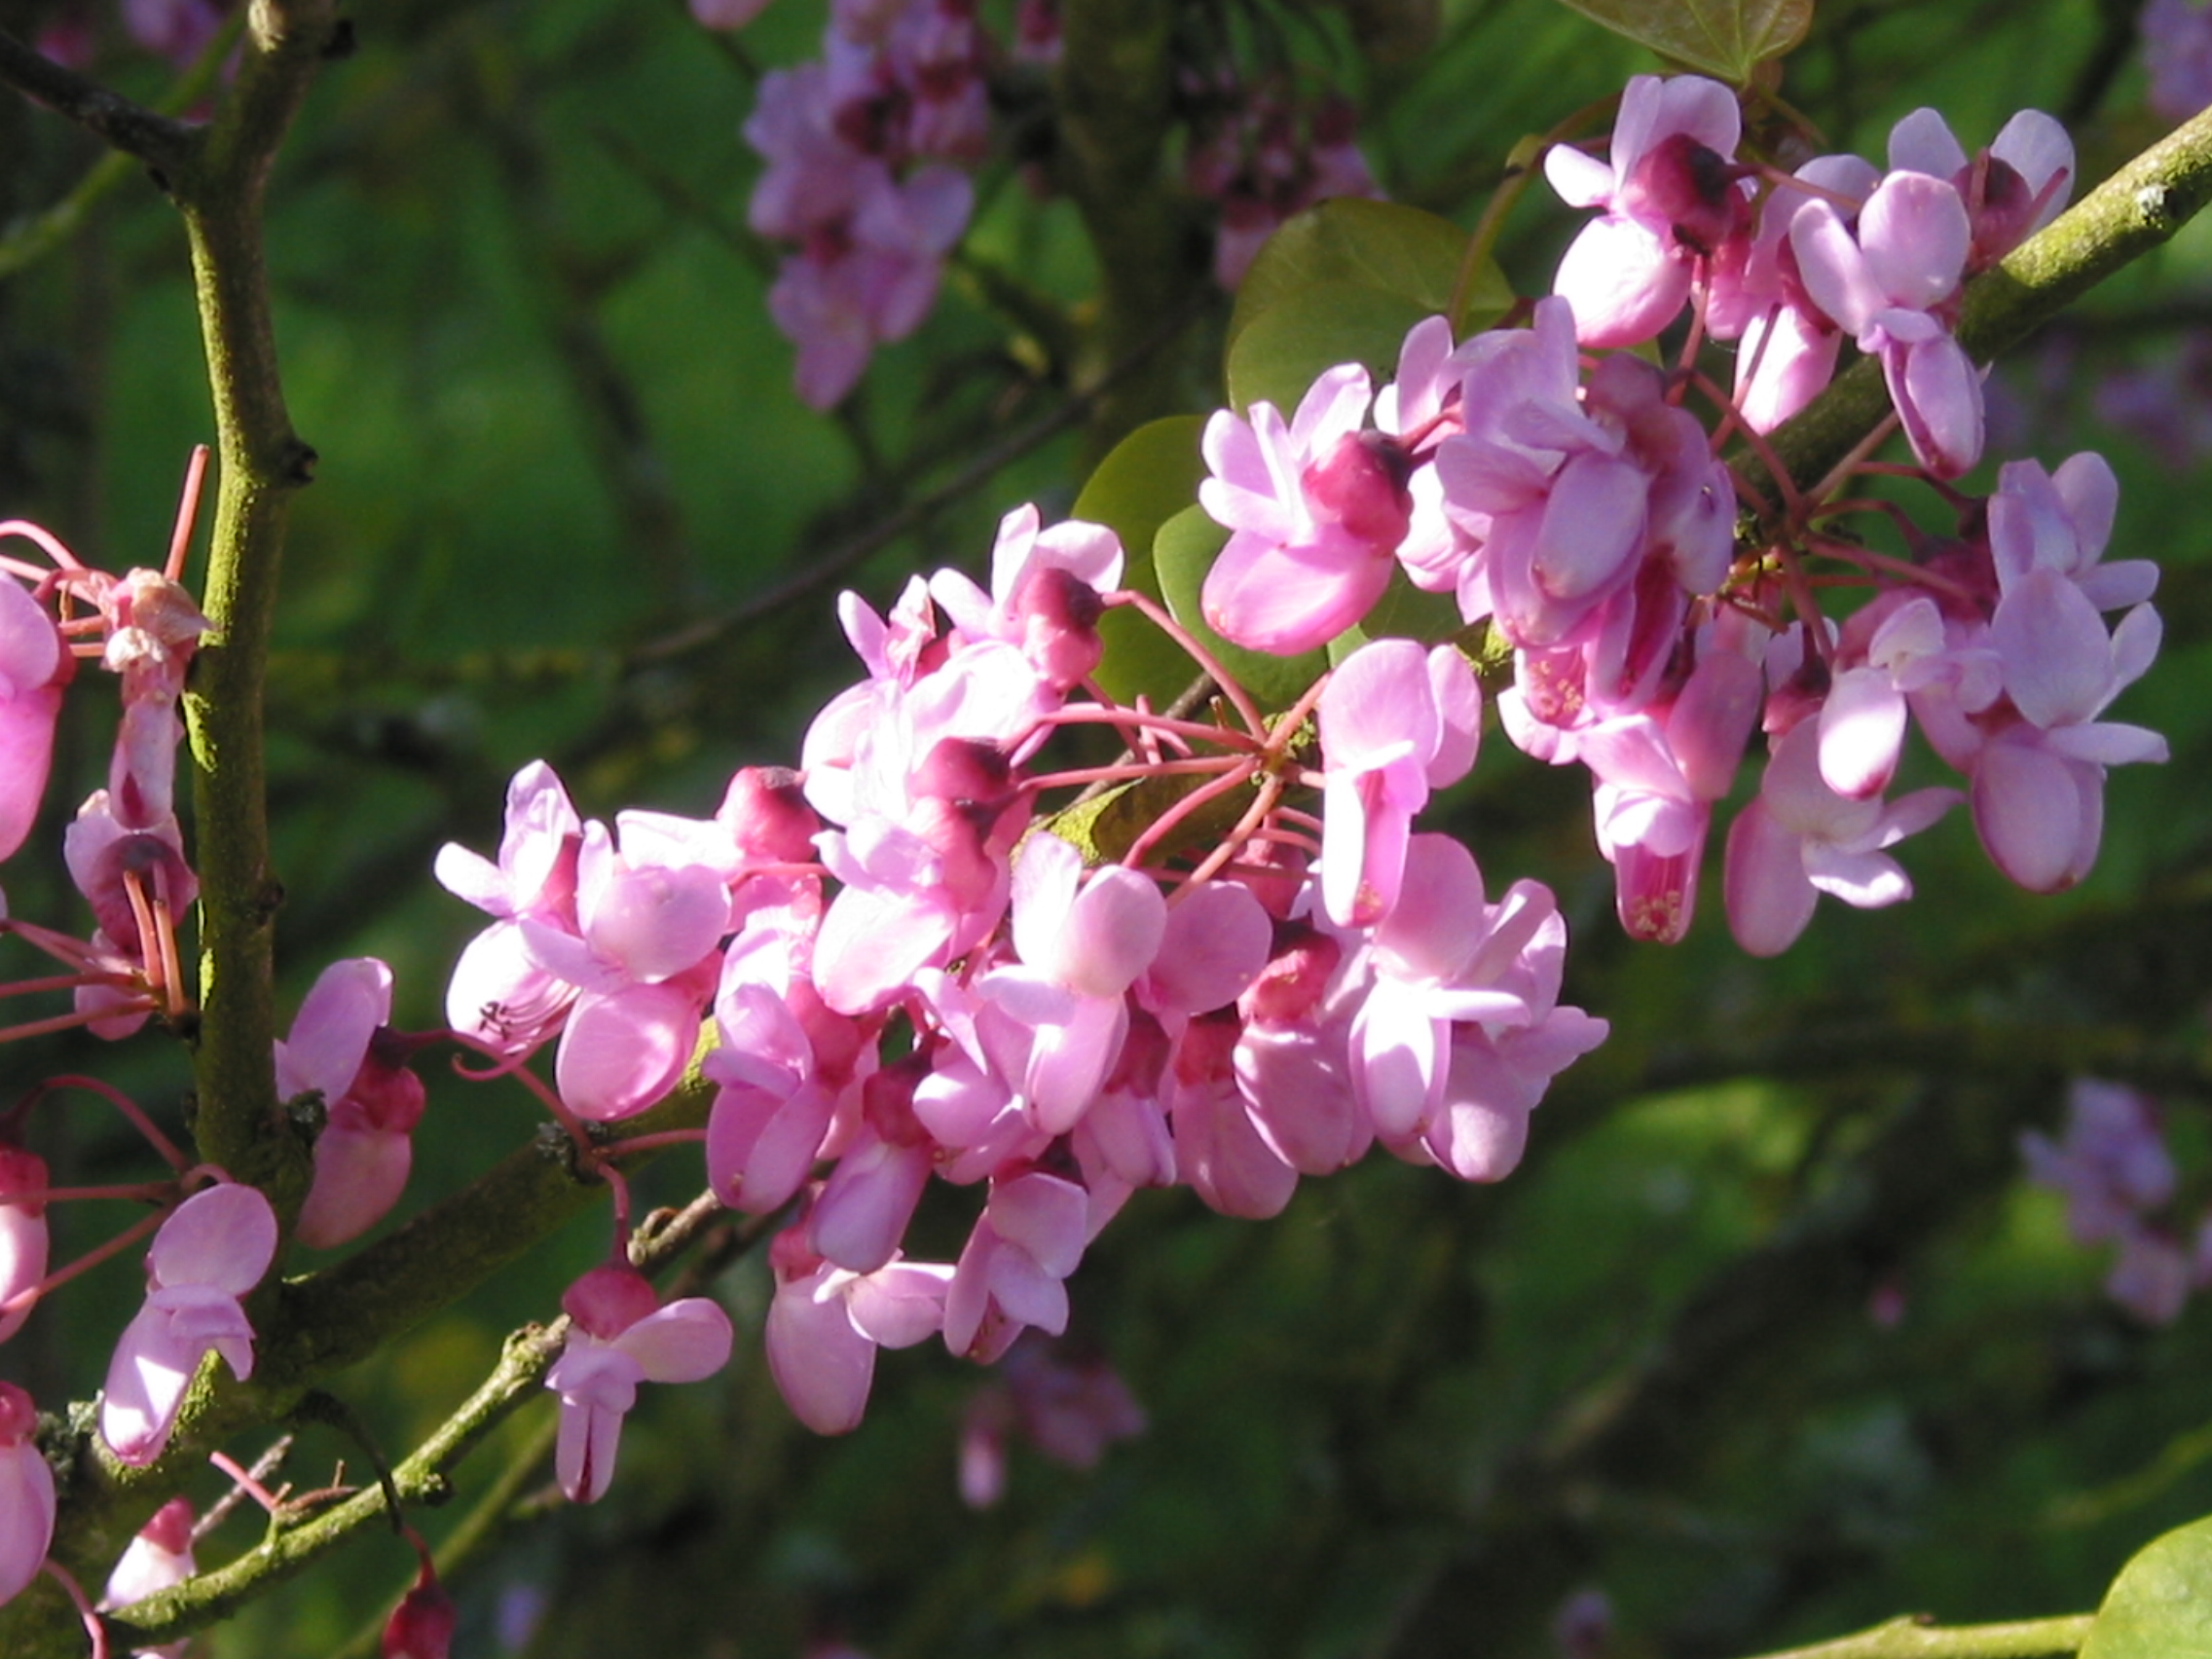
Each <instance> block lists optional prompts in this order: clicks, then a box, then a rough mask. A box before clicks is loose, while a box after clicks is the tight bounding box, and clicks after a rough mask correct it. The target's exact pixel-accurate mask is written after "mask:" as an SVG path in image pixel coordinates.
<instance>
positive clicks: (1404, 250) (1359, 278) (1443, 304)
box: [1229, 196, 1513, 361]
mask: <svg viewBox="0 0 2212 1659" xmlns="http://www.w3.org/2000/svg"><path fill="white" fill-rule="evenodd" d="M1466 255H1467V233H1466V232H1465V231H1462V230H1461V229H1459V227H1458V226H1456V225H1455V224H1454V223H1452V221H1451V220H1449V219H1441V218H1438V217H1437V216H1436V215H1435V214H1434V213H1426V212H1423V211H1422V210H1421V209H1419V207H1408V206H1405V205H1404V204H1403V203H1396V202H1369V201H1367V200H1365V199H1364V198H1362V197H1357V196H1343V197H1337V198H1335V199H1333V200H1331V201H1328V202H1323V203H1320V204H1319V205H1317V206H1314V207H1310V208H1309V209H1307V210H1306V211H1305V212H1303V213H1299V214H1295V215H1294V216H1292V217H1291V218H1290V219H1288V220H1287V221H1285V222H1284V224H1283V226H1282V228H1281V229H1280V230H1278V231H1276V232H1275V234H1274V235H1273V236H1272V237H1270V238H1269V239H1268V241H1267V245H1266V246H1265V247H1263V248H1261V249H1260V252H1259V255H1258V257H1256V258H1255V259H1254V260H1253V261H1252V268H1251V269H1250V270H1249V271H1247V272H1245V274H1244V280H1243V281H1242V282H1240V283H1239V284H1237V288H1236V310H1235V313H1234V314H1233V315H1232V316H1231V317H1230V319H1229V338H1230V339H1231V340H1233V341H1234V340H1235V338H1236V337H1237V336H1238V335H1239V334H1241V333H1243V332H1244V330H1245V328H1246V327H1247V326H1248V325H1249V324H1250V323H1251V322H1252V320H1253V319H1254V318H1255V317H1257V316H1259V315H1260V314H1261V313H1264V312H1266V311H1269V310H1270V309H1272V307H1274V306H1276V305H1278V304H1279V303H1281V301H1282V300H1283V299H1285V298H1286V297H1288V296H1290V295H1292V294H1295V293H1297V292H1299V291H1300V290H1301V289H1305V288H1311V287H1315V286H1318V285H1320V284H1323V283H1346V284H1348V285H1350V286H1352V287H1355V288H1369V289H1372V290H1374V291H1375V292H1376V293H1379V294H1391V295H1395V296H1396V297H1397V298H1399V299H1402V300H1404V301H1405V302H1406V303H1407V304H1409V305H1411V306H1413V307H1414V308H1416V309H1417V310H1418V311H1419V313H1420V315H1422V316H1437V315H1441V314H1443V313H1444V312H1445V310H1446V309H1447V308H1448V307H1449V306H1450V305H1451V304H1452V289H1453V286H1454V284H1456V282H1457V281H1458V279H1459V265H1460V262H1461V261H1462V260H1464V259H1465V258H1466ZM1512 304H1513V290H1512V289H1511V288H1510V287H1508V286H1507V285H1506V281H1505V277H1504V276H1503V275H1501V274H1500V273H1499V271H1498V269H1497V267H1496V265H1495V264H1493V263H1492V262H1491V261H1488V260H1485V261H1484V262H1483V265H1482V267H1481V269H1480V270H1478V271H1477V272H1476V273H1475V279H1474V281H1473V282H1472V283H1471V284H1470V285H1469V288H1468V294H1467V300H1466V304H1465V305H1464V307H1463V308H1462V309H1461V312H1460V314H1459V315H1458V316H1456V317H1455V318H1453V324H1452V326H1453V332H1454V333H1455V334H1456V335H1460V336H1464V335H1466V334H1467V333H1468V332H1469V331H1470V330H1472V329H1475V328H1479V327H1482V326H1484V325H1486V324H1487V323H1489V322H1490V321H1491V320H1492V319H1493V318H1495V317H1497V316H1500V315H1502V314H1503V313H1504V312H1505V310H1506V308H1507V307H1509V306H1510V305H1512ZM1345 360H1347V361H1348V359H1345Z"/></svg>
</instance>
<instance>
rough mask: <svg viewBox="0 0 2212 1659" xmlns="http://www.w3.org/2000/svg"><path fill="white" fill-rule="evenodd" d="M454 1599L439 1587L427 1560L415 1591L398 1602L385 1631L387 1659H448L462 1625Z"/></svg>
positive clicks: (411, 1591)
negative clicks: (457, 1629) (459, 1626)
mask: <svg viewBox="0 0 2212 1659" xmlns="http://www.w3.org/2000/svg"><path fill="white" fill-rule="evenodd" d="M459 1619H460V1615H459V1614H458V1613H457V1612H456V1610H455V1608H454V1604H453V1598H452V1597H451V1596H448V1595H447V1594H446V1593H445V1589H444V1587H443V1586H442V1585H440V1584H439V1583H438V1575H437V1574H436V1573H435V1572H433V1571H431V1569H430V1562H429V1558H428V1557H427V1556H425V1557H424V1559H423V1570H422V1572H421V1573H420V1574H418V1575H417V1577H416V1579H415V1588H414V1589H412V1590H410V1591H408V1592H407V1594H406V1595H404V1596H402V1597H401V1598H400V1599H399V1605H398V1606H396V1607H394V1608H393V1609H392V1612H391V1620H390V1622H389V1623H388V1624H387V1625H386V1626H385V1627H384V1659H448V1655H449V1654H451V1652H452V1651H453V1632H454V1626H455V1625H456V1624H457V1623H458V1622H459Z"/></svg>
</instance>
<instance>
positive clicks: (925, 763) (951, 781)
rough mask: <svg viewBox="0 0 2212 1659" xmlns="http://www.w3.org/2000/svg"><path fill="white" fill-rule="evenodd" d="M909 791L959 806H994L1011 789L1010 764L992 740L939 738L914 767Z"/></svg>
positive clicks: (1012, 785) (1003, 752) (1011, 772)
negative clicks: (986, 741) (981, 741)
mask: <svg viewBox="0 0 2212 1659" xmlns="http://www.w3.org/2000/svg"><path fill="white" fill-rule="evenodd" d="M913 791H914V793H916V794H920V795H935V796H937V797H938V798H939V799H940V800H948V801H952V802H954V803H955V804H956V805H960V806H986V807H992V808H995V807H997V806H998V805H999V804H1000V803H1001V802H1003V801H1005V800H1006V799H1007V797H1008V796H1010V795H1011V794H1013V793H1014V766H1013V763H1012V762H1011V761H1009V760H1008V759H1007V757H1006V753H1005V751H1003V750H1001V749H1000V748H999V747H998V746H997V745H996V744H990V743H980V742H977V740H976V739H974V738H968V737H947V738H941V739H940V740H939V742H938V743H937V745H936V747H935V748H933V749H931V751H930V752H929V754H928V755H927V756H924V757H923V760H922V763H921V765H920V766H919V767H917V768H916V769H915V772H914V780H913Z"/></svg>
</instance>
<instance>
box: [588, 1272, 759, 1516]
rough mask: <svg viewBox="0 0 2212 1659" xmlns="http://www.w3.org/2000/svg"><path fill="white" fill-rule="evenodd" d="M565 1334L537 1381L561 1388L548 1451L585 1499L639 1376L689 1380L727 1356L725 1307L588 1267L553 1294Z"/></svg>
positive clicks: (609, 1455) (607, 1473) (598, 1478)
mask: <svg viewBox="0 0 2212 1659" xmlns="http://www.w3.org/2000/svg"><path fill="white" fill-rule="evenodd" d="M561 1306H562V1308H563V1309H566V1310H567V1312H568V1314H569V1318H570V1319H571V1324H570V1327H569V1338H568V1342H567V1344H566V1345H565V1346H563V1347H562V1349H561V1357H560V1358H559V1359H556V1360H555V1361H554V1362H553V1369H552V1370H550V1371H548V1372H547V1373H546V1374H545V1385H546V1387H548V1388H550V1389H552V1390H553V1391H554V1392H555V1393H556V1394H558V1395H560V1396H561V1433H560V1440H559V1442H558V1444H557V1445H556V1446H555V1449H554V1454H553V1461H554V1467H555V1469H556V1470H557V1472H558V1473H559V1475H560V1477H561V1490H562V1491H563V1492H565V1493H568V1494H569V1498H570V1500H571V1502H575V1503H591V1502H594V1501H596V1500H597V1499H598V1498H599V1497H600V1496H601V1495H602V1494H604V1493H606V1491H607V1487H608V1482H609V1481H611V1480H612V1479H613V1478H614V1453H615V1448H616V1447H617V1446H618V1445H619V1444H620V1441H621V1437H622V1419H623V1417H624V1416H625V1415H626V1414H627V1413H628V1412H629V1410H630V1408H631V1407H632V1406H633V1405H635V1404H636V1403H637V1399H638V1384H639V1383H697V1382H699V1381H700V1380H701V1379H703V1378H707V1377H712V1376H713V1375H714V1374H715V1373H716V1372H718V1371H719V1370H720V1369H721V1368H722V1367H723V1366H724V1365H725V1364H727V1363H728V1361H729V1349H730V1340H731V1334H730V1324H729V1315H728V1314H726V1313H724V1312H723V1311H722V1310H721V1308H720V1307H719V1305H718V1304H717V1303H714V1302H711V1301H709V1300H708V1299H707V1298H705V1297H701V1296H687V1297H683V1298H682V1299H681V1300H679V1301H676V1302H671V1303H669V1304H668V1305H667V1306H666V1307H665V1308H664V1307H662V1306H660V1299H659V1298H658V1297H656V1296H655V1295H654V1294H653V1287H652V1286H651V1285H649V1284H647V1283H646V1282H645V1275H644V1274H642V1273H640V1272H637V1271H636V1270H635V1269H632V1268H630V1267H627V1266H621V1265H612V1264H610V1265H608V1266H607V1267H601V1268H594V1269H593V1270H592V1271H591V1272H588V1273H586V1274H584V1276H583V1277H582V1278H580V1279H578V1280H576V1282H575V1283H574V1284H572V1285H571V1286H570V1287H569V1289H568V1291H567V1293H566V1294H565V1295H563V1297H562V1298H561Z"/></svg>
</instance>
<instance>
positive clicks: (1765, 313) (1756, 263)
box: [1544, 75, 2074, 478]
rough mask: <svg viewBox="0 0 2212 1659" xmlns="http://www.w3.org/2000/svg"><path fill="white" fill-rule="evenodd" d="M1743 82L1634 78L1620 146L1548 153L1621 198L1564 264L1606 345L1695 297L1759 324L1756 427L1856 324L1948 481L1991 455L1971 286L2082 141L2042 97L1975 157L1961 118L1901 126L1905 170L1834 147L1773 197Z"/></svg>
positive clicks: (1720, 315) (1751, 341)
mask: <svg viewBox="0 0 2212 1659" xmlns="http://www.w3.org/2000/svg"><path fill="white" fill-rule="evenodd" d="M1742 125H1743V122H1742V115H1741V112H1740V111H1739V109H1738V107H1737V103H1736V95H1735V93H1733V92H1730V91H1729V90H1728V89H1727V88H1726V87H1723V86H1721V85H1720V84H1719V83H1718V82H1715V81H1708V80H1704V79H1702V78H1700V77H1698V76H1694V75H1682V76H1677V77H1675V78H1674V79H1672V80H1661V79H1660V78H1659V77H1657V76H1651V75H1641V76H1638V77H1637V78H1636V79H1635V80H1633V81H1631V82H1630V83H1629V85H1628V91H1627V92H1626V93H1625V94H1624V95H1623V96H1622V99H1621V110H1620V119H1619V121H1618V123H1617V124H1616V125H1615V126H1614V129H1613V135H1612V149H1611V159H1610V163H1609V164H1607V163H1601V162H1599V161H1598V160H1597V159H1596V158H1595V157H1592V156H1589V155H1585V154H1584V153H1582V152H1581V151H1579V150H1574V149H1569V148H1567V147H1565V146H1559V147H1555V148H1554V149H1552V150H1551V151H1550V152H1549V153H1548V154H1547V155H1546V156H1545V159H1544V170H1545V173H1546V176H1548V177H1549V178H1550V179H1551V181H1552V184H1553V186H1554V188H1555V189H1557V190H1558V191H1559V193H1560V195H1561V197H1562V198H1564V199H1565V200H1566V201H1567V203H1569V204H1570V205H1572V206H1576V207H1599V208H1603V209H1604V212H1603V214H1602V215H1601V216H1600V217H1599V218H1598V219H1596V220H1594V221H1592V222H1591V223H1590V224H1589V225H1587V226H1585V227H1584V228H1583V230H1582V232H1581V234H1580V235H1579V236H1578V237H1576V239H1575V240H1574V242H1573V244H1572V245H1571V246H1570V247H1569V248H1568V249H1567V257H1566V258H1565V259H1564V260H1562V262H1561V264H1560V269H1559V274H1558V276H1557V278H1556V280H1555V281H1554V284H1553V292H1554V293H1556V294H1558V295H1560V296H1561V297H1563V298H1565V299H1567V301H1568V302H1570V303H1571V304H1572V306H1573V308H1574V315H1575V319H1576V324H1577V328H1578V332H1579V334H1580V338H1581V340H1582V343H1583V344H1584V345H1588V346H1634V345H1639V344H1641V343H1642V342H1644V341H1647V340H1651V339H1654V338H1656V337H1657V335H1658V334H1659V332H1660V330H1661V329H1663V328H1665V327H1666V326H1667V325H1668V324H1669V323H1670V322H1672V321H1673V320H1674V319H1675V318H1676V317H1677V315H1679V314H1680V313H1681V310H1682V308H1683V307H1684V306H1685V305H1687V304H1689V303H1690V302H1691V301H1692V300H1693V298H1694V299H1695V301H1696V303H1697V305H1698V308H1699V314H1700V316H1701V318H1702V320H1703V323H1704V326H1705V327H1706V328H1707V329H1708V330H1710V332H1711V333H1712V334H1713V335H1714V338H1716V339H1721V340H1739V339H1740V340H1741V341H1742V349H1741V350H1740V352H1739V354H1738V357H1737V402H1738V404H1739V406H1740V407H1741V409H1742V411H1743V414H1744V418H1745V419H1746V421H1747V422H1748V423H1749V424H1751V427H1752V428H1753V429H1754V430H1757V431H1766V430H1770V429H1772V428H1773V427H1774V426H1776V425H1779V424H1781V423H1782V422H1783V421H1785V420H1787V419H1788V418H1789V417H1790V416H1791V415H1793V414H1795V413H1796V412H1797V411H1798V410H1799V409H1802V408H1803V407H1804V406H1805V405H1806V404H1807V403H1808V402H1810V401H1811V400H1812V399H1813V397H1814V396H1816V395H1817V394H1818V393H1819V392H1820V391H1821V389H1822V388H1823V387H1825V386H1826V385H1827V383H1828V380H1829V378H1830V377H1831V376H1832V375H1833V374H1834V372H1835V365H1836V358H1837V355H1838V352H1839V350H1840V348H1841V345H1842V341H1843V338H1844V336H1845V335H1849V336H1850V337H1851V338H1852V339H1853V340H1854V341H1855V342H1856V343H1857V344H1858V346H1859V349H1860V350H1862V351H1863V352H1865V353H1867V354H1868V355H1869V356H1876V357H1879V358H1880V359H1881V363H1882V370H1883V373H1884V375H1885V376H1886V377H1887V379H1888V381H1889V387H1890V396H1891V400H1892V402H1893V403H1894V404H1895V405H1896V408H1897V412H1898V416H1899V420H1900V421H1901V422H1902V423H1903V425H1904V430H1905V434H1906V436H1907V437H1908V438H1909V439H1910V441H1911V443H1912V448H1913V453H1914V454H1915V455H1916V456H1918V457H1919V459H1920V462H1921V464H1922V465H1923V466H1925V467H1927V468H1928V469H1929V470H1930V471H1931V472H1933V473H1935V474H1936V476H1937V477H1940V478H1956V477H1958V476H1960V475H1961V474H1962V473H1965V472H1966V471H1968V470H1970V469H1971V468H1972V466H1973V464H1974V462H1975V461H1977V460H1979V459H1980V456H1981V445H1982V401H1981V378H1980V374H1979V372H1978V371H1977V370H1976V369H1975V367H1974V365H1973V364H1972V362H1971V361H1969V359H1968V358H1967V355H1966V353H1965V351H1964V350H1962V349H1961V348H1960V346H1959V344H1958V342H1957V340H1956V339H1954V338H1953V335H1952V328H1953V325H1954V324H1955V322H1956V320H1957V309H1958V298H1959V291H1960V286H1961V284H1962V283H1963V282H1964V280H1965V279H1966V278H1967V277H1969V276H1972V275H1974V274H1975V273H1976V272H1979V271H1981V270H1983V269H1985V268H1987V267H1988V266H1990V265H1992V264H1994V263H1996V262H1997V261H1998V260H2000V259H2002V258H2003V257H2004V256H2005V255H2006V254H2008V253H2009V252H2010V251H2011V250H2012V249H2013V248H2014V247H2016V246H2018V245H2019V243H2020V242H2021V241H2022V240H2025V239H2026V238H2027V237H2028V236H2029V235H2030V234H2031V233H2033V232H2034V231H2036V230H2037V229H2039V228H2040V227H2041V226H2043V225H2044V224H2046V223H2047V222H2048V221H2049V220H2050V219H2051V218H2052V217H2054V216H2055V215H2056V214H2057V212H2058V210H2059V208H2061V207H2062V206H2064V205H2065V202H2066V195H2067V192H2068V190H2069V188H2070V187H2071V185H2072V182H2073V171H2074V146H2073V142H2072V140H2070V139H2069V138H2068V137H2067V136H2066V133H2065V131H2064V129H2061V128H2060V127H2059V125H2058V124H2057V123H2056V122H2055V121H2053V120H2051V118H2050V117H2049V116H2047V115H2044V114H2042V113H2040V112H2038V111H2035V110H2026V111H2023V112H2022V113H2020V114H2019V115H2017V116H2015V117H2013V119H2012V120H2011V121H2010V122H2009V123H2007V125H2006V127H2005V129H2004V130H2003V131H2002V132H2000V133H1999V134H1998V135H1997V140H1996V142H1995V143H1993V144H1992V145H1991V146H1990V147H1989V148H1988V149H1987V150H1984V151H1983V152H1981V154H1980V155H1978V156H1976V157H1973V158H1972V159H1970V158H1969V157H1968V155H1967V153H1966V151H1965V150H1964V149H1962V148H1961V147H1960V144H1959V141H1958V140H1957V139H1956V138H1955V137H1953V136H1952V134H1951V129H1949V127H1947V126H1946V125H1945V124H1944V122H1943V118H1942V117H1941V116H1939V115H1937V114H1936V112H1935V111H1934V110H1930V109H1923V110H1916V111H1915V112H1914V113H1913V114H1911V115H1909V116H1907V117H1905V118H1904V120H1902V121H1900V122H1899V123H1898V125H1897V127H1896V129H1894V130H1893V131H1892V132H1891V134H1890V154H1889V162H1890V166H1889V170H1888V171H1887V172H1882V171H1880V170H1878V169H1876V168H1875V167H1873V166H1870V165H1869V164H1867V163H1865V162H1863V161H1861V160H1860V159H1859V158H1858V157H1856V156H1822V157H1819V158H1816V159H1815V160H1813V161H1810V162H1808V163H1806V164H1805V165H1804V166H1801V167H1799V168H1798V169H1797V172H1796V173H1795V174H1794V175H1793V176H1792V177H1791V178H1789V179H1787V180H1777V181H1775V182H1774V184H1773V185H1772V186H1771V188H1770V189H1769V190H1768V192H1767V193H1766V195H1765V198H1764V202H1763V204H1761V203H1760V201H1759V194H1758V182H1757V177H1756V169H1755V168H1753V167H1751V166H1747V165H1745V164H1743V163H1741V162H1739V161H1738V160H1737V157H1736V145H1737V142H1738V139H1739V138H1740V136H1741V132H1742Z"/></svg>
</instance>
